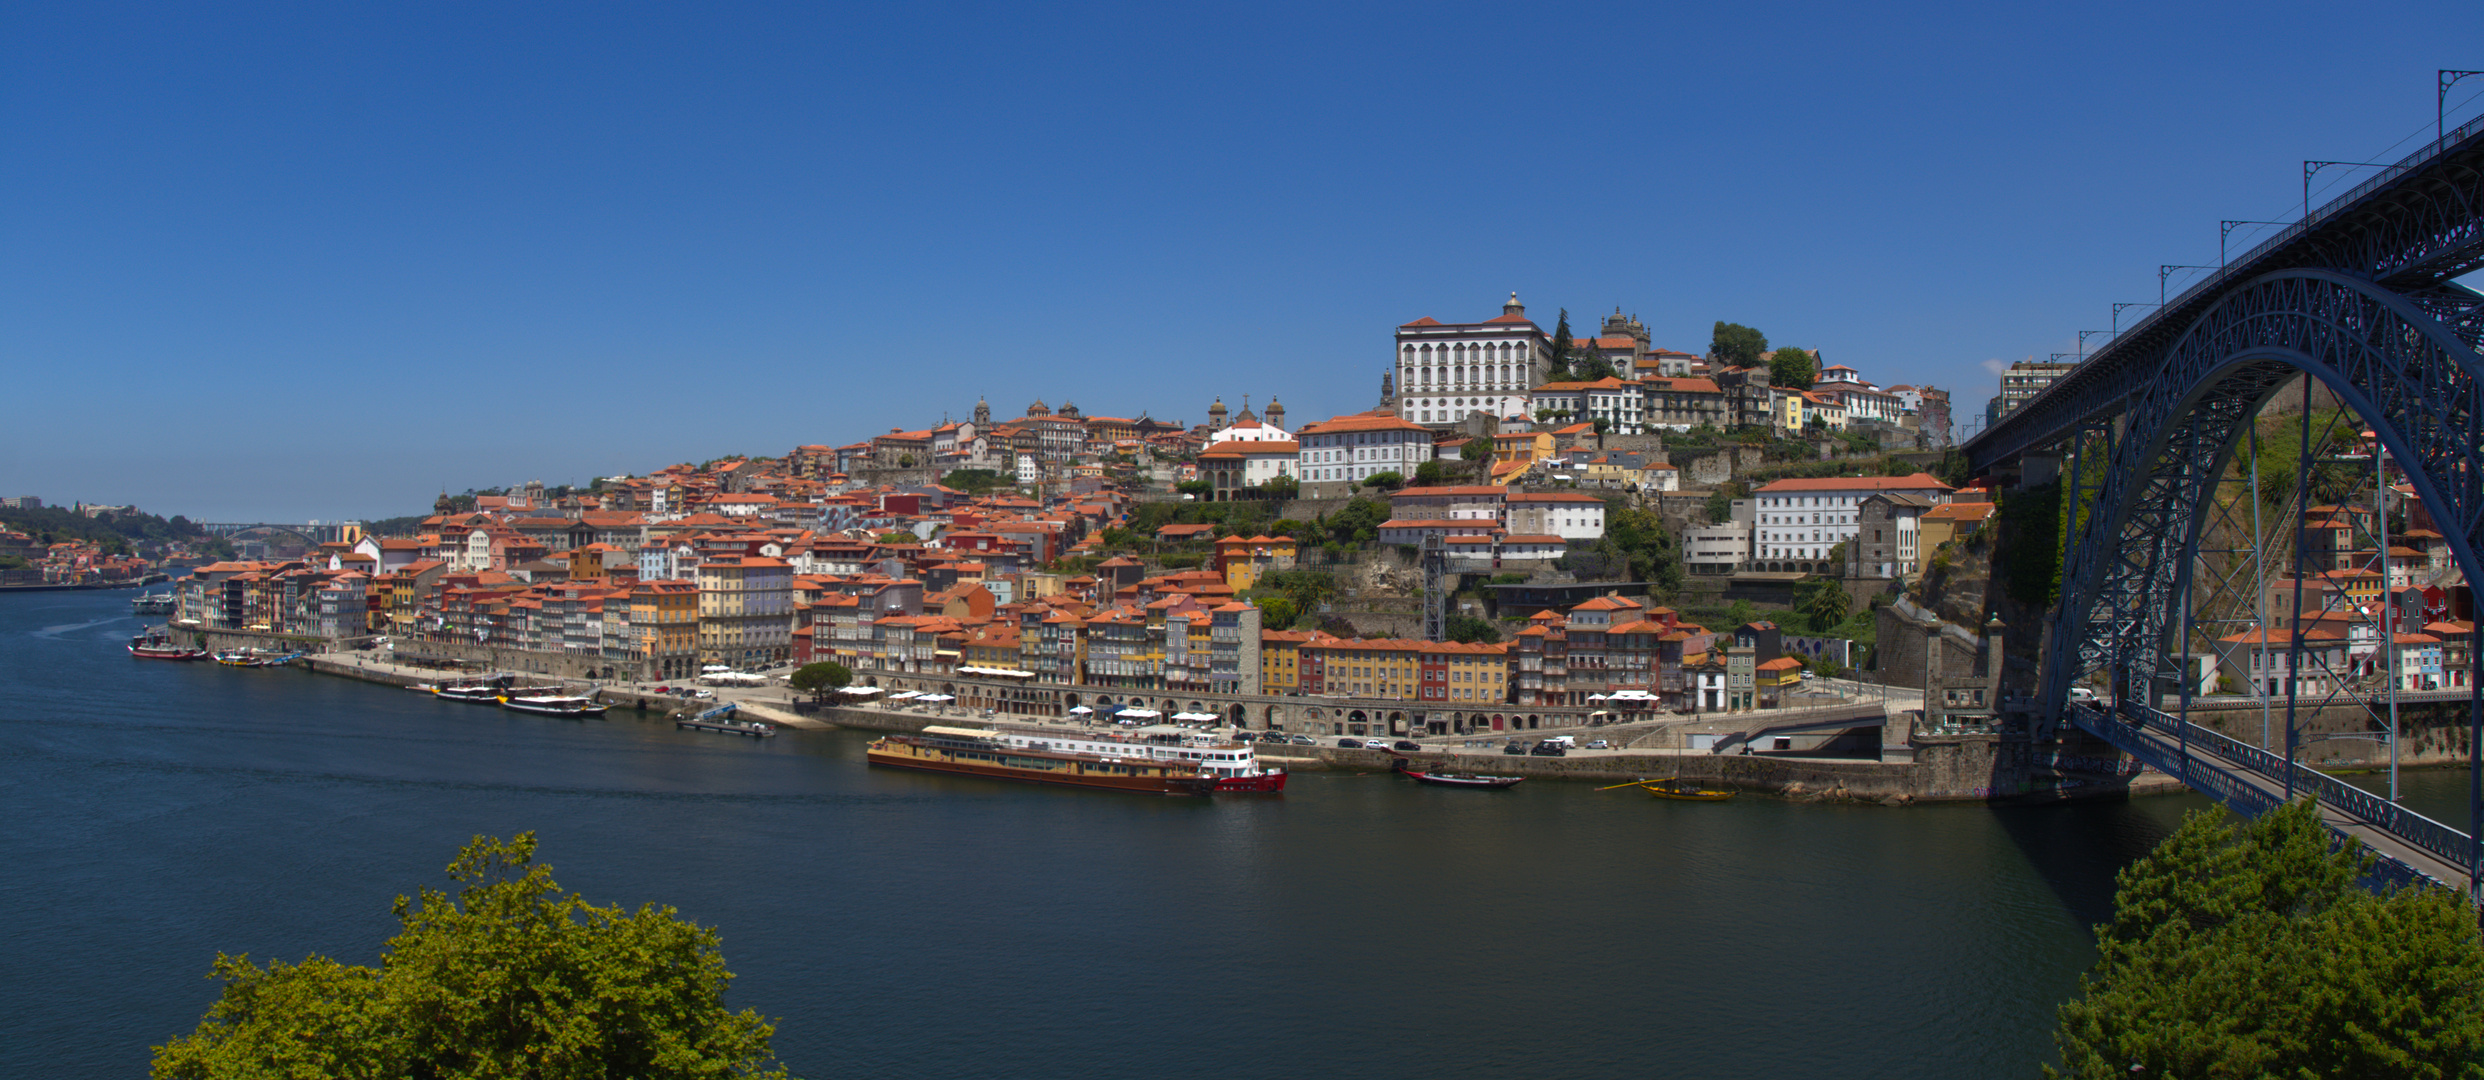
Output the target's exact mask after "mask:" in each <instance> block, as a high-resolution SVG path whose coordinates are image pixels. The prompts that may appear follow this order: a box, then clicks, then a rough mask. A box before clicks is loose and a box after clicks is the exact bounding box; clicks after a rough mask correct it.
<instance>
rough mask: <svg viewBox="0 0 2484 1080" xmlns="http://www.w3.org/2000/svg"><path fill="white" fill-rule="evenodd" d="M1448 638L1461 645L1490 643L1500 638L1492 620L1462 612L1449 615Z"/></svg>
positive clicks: (1497, 628)
mask: <svg viewBox="0 0 2484 1080" xmlns="http://www.w3.org/2000/svg"><path fill="white" fill-rule="evenodd" d="M1449 640H1451V641H1455V642H1458V643H1460V644H1463V645H1490V644H1492V643H1494V642H1497V641H1499V640H1501V630H1500V628H1499V627H1496V626H1494V625H1492V620H1490V619H1486V618H1482V617H1480V616H1476V615H1468V614H1465V613H1463V612H1460V613H1457V614H1454V615H1451V616H1449Z"/></svg>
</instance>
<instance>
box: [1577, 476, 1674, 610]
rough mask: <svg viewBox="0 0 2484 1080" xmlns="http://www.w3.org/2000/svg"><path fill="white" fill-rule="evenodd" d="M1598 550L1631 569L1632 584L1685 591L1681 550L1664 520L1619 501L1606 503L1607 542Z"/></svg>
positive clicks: (1609, 499) (1598, 544)
mask: <svg viewBox="0 0 2484 1080" xmlns="http://www.w3.org/2000/svg"><path fill="white" fill-rule="evenodd" d="M1597 547H1598V548H1600V549H1601V550H1603V551H1604V552H1605V553H1607V554H1609V555H1612V556H1616V557H1618V558H1620V559H1621V560H1623V561H1624V562H1625V563H1626V565H1627V566H1628V572H1629V575H1630V578H1631V580H1633V581H1645V582H1649V583H1651V584H1653V585H1655V586H1656V588H1657V590H1658V591H1660V592H1663V593H1666V594H1671V593H1672V592H1674V591H1675V590H1677V589H1680V588H1681V587H1682V549H1681V544H1680V543H1679V542H1678V541H1677V540H1676V539H1675V538H1674V535H1673V533H1672V532H1671V531H1670V530H1668V529H1666V528H1665V523H1664V519H1663V518H1660V517H1658V516H1657V515H1656V512H1655V511H1653V510H1643V509H1640V508H1638V507H1635V506H1631V505H1630V504H1629V501H1628V500H1626V499H1622V498H1620V497H1617V496H1616V497H1610V498H1607V499H1605V500H1604V539H1602V540H1601V541H1598V542H1597Z"/></svg>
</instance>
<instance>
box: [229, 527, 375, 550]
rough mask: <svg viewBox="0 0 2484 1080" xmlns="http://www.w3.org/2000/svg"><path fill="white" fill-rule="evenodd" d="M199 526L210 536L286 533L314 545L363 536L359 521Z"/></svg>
mask: <svg viewBox="0 0 2484 1080" xmlns="http://www.w3.org/2000/svg"><path fill="white" fill-rule="evenodd" d="M198 527H199V528H200V529H202V530H205V532H206V533H207V535H209V536H238V535H240V534H242V533H247V532H271V533H285V534H288V535H292V536H298V537H301V538H302V539H303V540H306V541H308V542H310V544H311V545H312V546H314V547H315V546H317V545H320V544H330V543H336V542H338V541H344V540H354V539H359V538H360V537H361V536H362V523H361V522H359V521H326V522H320V521H314V522H310V523H308V524H293V525H287V524H281V523H276V522H265V521H251V522H236V521H213V522H200V523H199V526H198Z"/></svg>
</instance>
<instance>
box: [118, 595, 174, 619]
mask: <svg viewBox="0 0 2484 1080" xmlns="http://www.w3.org/2000/svg"><path fill="white" fill-rule="evenodd" d="M176 606H177V605H176V603H175V601H174V600H173V595H172V594H171V593H155V594H152V595H148V594H143V593H142V594H140V595H138V596H133V597H131V598H130V601H129V613H130V614H132V615H170V614H172V613H173V609H174V607H176Z"/></svg>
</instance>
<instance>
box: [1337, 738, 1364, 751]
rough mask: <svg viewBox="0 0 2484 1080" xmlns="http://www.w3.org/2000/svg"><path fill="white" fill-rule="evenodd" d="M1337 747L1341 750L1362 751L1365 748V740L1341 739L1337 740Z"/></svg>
mask: <svg viewBox="0 0 2484 1080" xmlns="http://www.w3.org/2000/svg"><path fill="white" fill-rule="evenodd" d="M1337 747H1338V749H1341V750H1360V749H1362V748H1363V740H1361V739H1339V740H1337Z"/></svg>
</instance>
